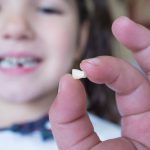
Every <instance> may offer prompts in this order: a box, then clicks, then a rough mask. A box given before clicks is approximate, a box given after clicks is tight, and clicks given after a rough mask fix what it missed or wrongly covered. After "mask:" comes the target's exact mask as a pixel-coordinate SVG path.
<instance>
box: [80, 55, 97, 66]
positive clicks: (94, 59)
mask: <svg viewBox="0 0 150 150" xmlns="http://www.w3.org/2000/svg"><path fill="white" fill-rule="evenodd" d="M83 62H85V63H86V62H88V63H90V64H93V65H98V64H99V63H100V60H99V58H97V57H95V58H90V59H86V60H83Z"/></svg>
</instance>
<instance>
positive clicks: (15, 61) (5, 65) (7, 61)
mask: <svg viewBox="0 0 150 150" xmlns="http://www.w3.org/2000/svg"><path fill="white" fill-rule="evenodd" d="M41 61H42V59H40V58H35V57H19V58H17V57H1V58H0V68H2V69H15V68H33V67H36V66H37V65H39V63H41Z"/></svg>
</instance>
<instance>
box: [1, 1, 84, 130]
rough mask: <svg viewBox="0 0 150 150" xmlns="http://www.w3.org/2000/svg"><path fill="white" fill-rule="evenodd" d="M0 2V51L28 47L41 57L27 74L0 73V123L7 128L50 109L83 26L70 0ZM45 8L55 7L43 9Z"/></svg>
mask: <svg viewBox="0 0 150 150" xmlns="http://www.w3.org/2000/svg"><path fill="white" fill-rule="evenodd" d="M0 6H1V17H0V55H1V54H2V53H7V52H8V53H12V52H15V53H19V52H29V53H30V52H31V53H33V54H36V55H39V56H41V57H42V59H43V62H42V65H41V66H40V67H39V69H37V70H36V71H35V72H32V73H30V74H23V75H20V76H11V75H8V74H5V73H3V72H0V85H3V86H0V116H1V117H0V127H6V126H10V125H12V124H14V123H21V122H26V121H31V120H36V119H38V118H41V117H42V116H44V115H46V114H47V113H48V110H49V107H50V105H51V103H52V101H53V100H54V97H55V96H56V94H57V88H58V83H59V80H60V78H61V77H62V76H63V75H64V74H66V73H67V72H69V71H70V70H71V68H72V65H73V63H74V61H75V59H77V58H78V56H80V53H81V52H82V50H81V49H82V46H84V44H83V43H84V42H81V43H82V44H81V45H82V46H80V45H77V39H78V40H79V37H80V38H81V37H82V36H79V29H80V30H81V32H82V28H84V27H81V26H80V28H79V18H78V13H77V6H76V4H75V2H74V1H73V0H72V1H64V0H21V1H20V0H6V1H0ZM44 8H48V9H50V10H51V9H52V10H54V12H53V11H52V12H50V13H46V12H44V11H43V9H44ZM55 11H56V12H55ZM57 11H58V12H59V13H57ZM81 32H80V33H81ZM81 41H82V38H81ZM84 41H85V38H84ZM12 48H13V49H12ZM66 58H67V59H66ZM58 60H59V61H58ZM8 112H9V113H8Z"/></svg>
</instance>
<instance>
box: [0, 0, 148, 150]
mask: <svg viewBox="0 0 150 150" xmlns="http://www.w3.org/2000/svg"><path fill="white" fill-rule="evenodd" d="M30 2H33V5H32V4H31V3H30ZM35 2H37V1H31V0H21V1H20V0H15V1H14V0H6V1H1V4H2V6H3V7H2V9H1V18H0V53H3V52H11V51H12V47H13V51H15V52H18V51H30V50H31V51H32V52H33V53H36V54H39V55H41V56H42V57H43V58H44V62H43V65H42V66H41V68H40V69H39V70H38V71H37V72H35V73H33V74H30V75H24V76H20V77H15V76H13V77H11V78H10V76H6V75H4V74H2V73H0V84H1V85H3V86H0V116H1V117H0V125H1V127H2V126H3V127H6V126H8V125H11V124H13V123H21V122H23V121H29V120H34V119H36V118H39V117H41V116H42V115H44V114H45V113H47V111H48V109H49V105H50V104H51V102H52V100H53V97H54V96H55V94H56V89H57V84H58V82H59V79H60V78H61V76H63V74H65V73H66V72H68V71H69V70H70V68H71V66H72V64H73V61H74V57H75V56H78V55H77V53H78V50H80V48H81V47H80V45H79V46H77V45H76V42H77V38H78V37H79V36H78V31H79V27H78V17H77V10H76V7H75V5H74V1H69V3H66V2H65V1H59V0H51V1H50V2H52V3H55V4H56V5H57V6H59V7H61V8H62V9H63V10H64V11H65V13H64V15H61V16H59V15H58V16H57V15H56V16H55V15H54V16H53V15H52V16H50V17H47V15H46V16H45V14H43V13H42V14H41V13H40V14H39V13H38V12H37V9H36V8H35V7H33V6H35V5H34V3H35ZM38 2H40V1H38ZM41 2H43V1H41ZM47 2H48V3H49V1H46V5H47ZM50 4H51V3H50ZM39 5H40V4H39ZM44 5H45V1H44ZM70 6H71V7H70ZM34 8H35V9H34ZM41 29H42V30H41ZM112 29H113V33H114V35H115V36H116V38H117V39H118V40H119V41H120V42H121V43H122V44H124V45H125V46H127V47H128V48H130V49H131V50H132V52H133V54H134V55H135V58H136V59H137V61H138V63H139V64H140V65H141V67H142V68H143V71H144V72H145V74H144V75H143V73H141V72H139V71H138V70H136V69H135V68H133V67H132V66H130V65H129V64H127V63H126V62H124V61H123V60H120V59H117V58H113V57H97V58H96V59H94V61H92V60H85V61H83V62H82V63H81V68H82V69H83V70H84V71H85V72H86V73H87V77H88V78H89V80H91V81H92V82H95V83H99V84H101V83H105V84H107V85H108V86H109V87H110V88H112V89H113V90H114V91H116V95H117V104H118V109H119V111H120V114H121V115H122V137H121V138H118V139H114V140H110V141H106V142H103V143H102V142H101V141H100V139H99V138H98V137H97V135H96V133H94V131H93V127H92V124H91V122H90V120H89V118H88V116H87V113H86V93H85V90H84V87H83V85H82V84H81V82H80V81H77V80H74V79H73V78H72V77H71V76H69V75H66V76H64V77H63V78H62V79H61V81H60V85H59V91H58V95H57V97H56V100H55V101H54V103H53V104H52V106H51V109H50V113H49V115H50V121H51V123H52V130H53V133H54V136H55V139H56V141H57V144H58V146H59V149H60V150H73V149H75V150H87V149H91V150H102V149H104V150H110V149H112V147H114V148H115V149H116V150H120V149H121V150H127V149H128V150H134V149H138V150H148V149H150V144H149V143H150V142H149V139H150V135H149V126H150V121H149V120H150V119H149V116H150V115H149V106H150V105H149V97H150V95H149V93H150V92H149V89H150V87H149V73H148V72H149V70H150V65H149V57H148V56H149V55H148V49H149V48H148V47H149V44H150V40H149V39H150V38H149V37H150V33H149V31H148V30H147V29H145V28H143V27H141V26H139V25H137V24H135V23H133V22H132V21H129V20H128V19H126V18H124V17H123V18H119V19H118V20H116V21H115V22H114V24H113V27H112ZM118 29H120V30H118ZM81 31H82V30H81ZM54 35H55V36H54ZM64 37H65V38H64ZM81 37H82V36H81ZM81 39H82V38H81ZM81 41H84V42H85V41H86V40H85V38H84V40H81ZM81 45H82V46H83V45H84V43H81ZM82 48H83V47H82ZM82 48H81V49H82ZM80 52H81V51H80ZM66 58H67V59H66ZM58 60H59V61H58ZM94 62H96V64H95V63H94ZM62 64H63V66H62ZM107 66H108V67H107ZM49 68H50V70H49ZM105 68H107V70H106V69H105ZM41 72H42V73H41ZM131 81H132V82H133V83H132V84H130V83H131ZM6 89H7V90H6ZM68 95H69V96H68ZM48 104H49V105H48ZM131 104H132V105H131ZM4 108H5V109H4ZM8 112H9V113H8ZM139 125H140V126H139ZM78 131H80V132H78Z"/></svg>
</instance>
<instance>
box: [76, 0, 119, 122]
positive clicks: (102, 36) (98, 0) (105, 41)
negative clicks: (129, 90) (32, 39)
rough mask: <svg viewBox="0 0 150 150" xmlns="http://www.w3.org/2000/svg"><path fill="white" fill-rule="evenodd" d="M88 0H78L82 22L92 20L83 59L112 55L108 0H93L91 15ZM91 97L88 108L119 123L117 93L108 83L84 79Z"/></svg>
mask: <svg viewBox="0 0 150 150" xmlns="http://www.w3.org/2000/svg"><path fill="white" fill-rule="evenodd" d="M85 1H86V0H77V4H78V8H79V14H80V23H81V24H82V23H84V21H86V20H90V22H91V25H90V34H89V38H88V42H87V46H86V49H85V51H84V53H83V56H82V57H81V60H82V59H86V58H92V57H96V56H99V55H112V54H111V51H110V50H111V46H110V38H111V24H112V21H111V17H110V14H109V11H108V4H107V0H91V1H92V3H93V4H94V7H95V9H94V12H93V14H92V15H91V14H90V13H89V11H88V9H87V6H86V2H85ZM88 1H90V0H88ZM82 81H83V84H84V86H85V88H86V91H87V96H88V99H89V105H88V110H89V111H91V112H93V113H95V114H97V115H98V116H100V117H102V118H105V119H108V120H111V121H113V122H116V123H118V122H119V120H120V116H119V113H118V110H117V108H116V102H115V94H114V92H113V91H112V90H110V89H109V88H108V87H107V86H106V85H104V84H102V85H97V84H94V83H91V82H90V81H89V80H88V79H84V80H82Z"/></svg>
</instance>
